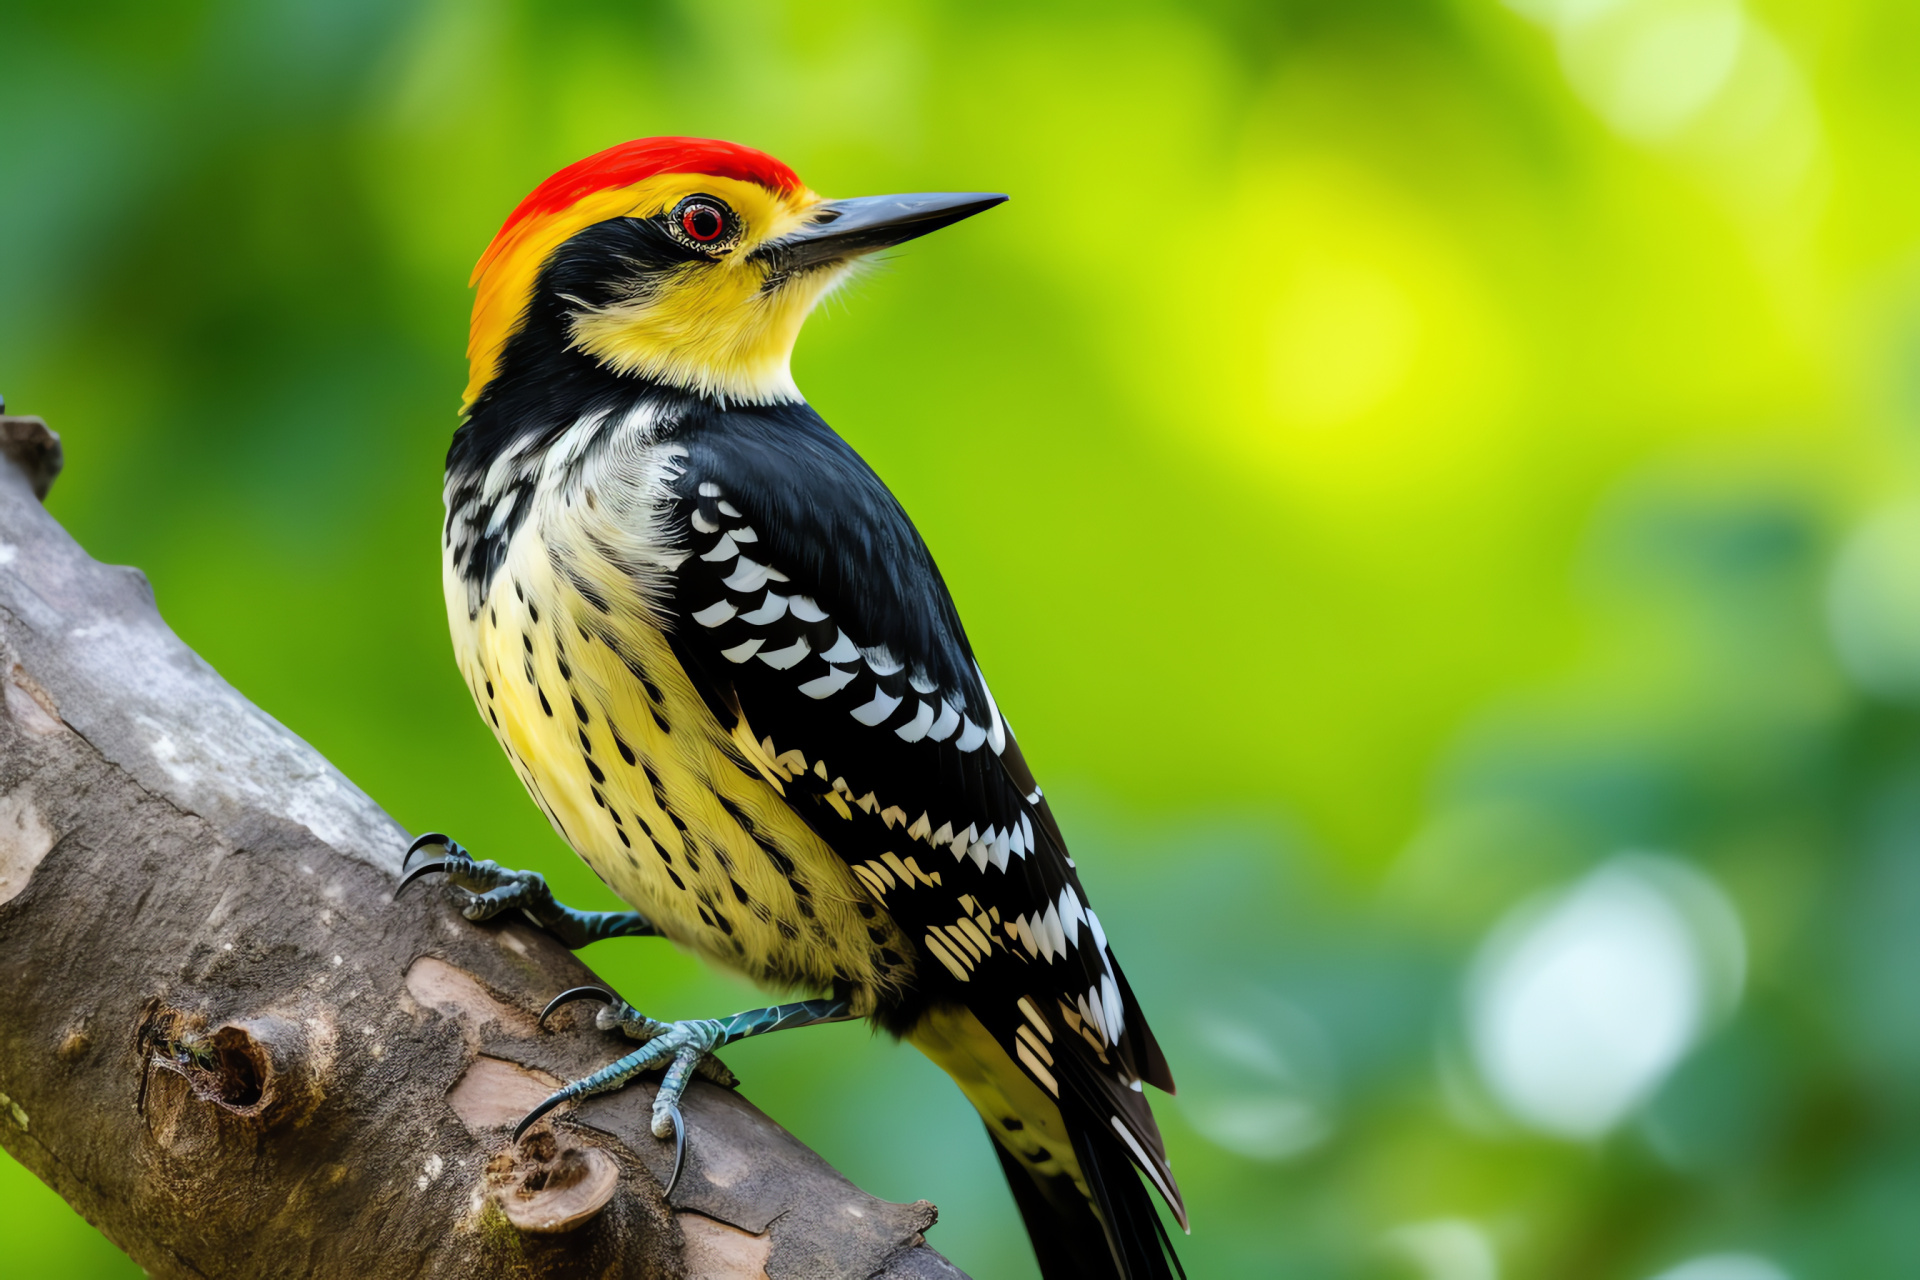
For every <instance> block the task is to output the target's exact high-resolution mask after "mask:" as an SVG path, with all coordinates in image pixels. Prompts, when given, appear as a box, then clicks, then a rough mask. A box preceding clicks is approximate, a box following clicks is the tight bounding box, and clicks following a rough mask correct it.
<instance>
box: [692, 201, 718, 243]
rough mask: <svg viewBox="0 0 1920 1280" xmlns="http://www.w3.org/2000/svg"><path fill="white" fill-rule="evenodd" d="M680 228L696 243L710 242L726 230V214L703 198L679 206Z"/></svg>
mask: <svg viewBox="0 0 1920 1280" xmlns="http://www.w3.org/2000/svg"><path fill="white" fill-rule="evenodd" d="M680 229H681V230H682V231H684V232H686V233H687V238H688V239H690V240H693V241H694V242H695V243H697V244H712V243H713V242H714V241H716V240H718V239H719V238H720V237H721V236H723V235H725V234H726V232H727V215H726V214H725V213H723V212H721V211H720V210H719V209H718V208H716V207H715V206H713V205H711V204H708V203H707V202H706V201H704V200H691V201H688V202H687V203H686V204H684V205H682V206H681V207H680Z"/></svg>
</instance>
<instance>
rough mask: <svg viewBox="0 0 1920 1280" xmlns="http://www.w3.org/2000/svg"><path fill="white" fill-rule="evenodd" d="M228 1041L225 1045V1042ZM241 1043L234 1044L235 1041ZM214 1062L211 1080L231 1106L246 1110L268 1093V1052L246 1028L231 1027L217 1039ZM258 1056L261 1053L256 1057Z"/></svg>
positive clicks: (219, 1093)
mask: <svg viewBox="0 0 1920 1280" xmlns="http://www.w3.org/2000/svg"><path fill="white" fill-rule="evenodd" d="M222 1040H226V1041H227V1043H225V1044H222V1043H221V1041H222ZM236 1040H237V1041H238V1042H239V1043H234V1041H236ZM213 1043H214V1065H213V1070H212V1071H211V1072H208V1073H207V1074H208V1075H210V1076H211V1077H212V1079H211V1080H210V1081H208V1083H209V1084H210V1085H211V1086H212V1089H213V1091H214V1092H215V1093H216V1094H218V1095H219V1098H220V1101H221V1102H223V1103H225V1104H226V1105H227V1106H230V1107H234V1108H237V1109H240V1110H244V1109H246V1108H248V1107H251V1106H254V1105H256V1104H258V1103H259V1101H260V1096H261V1095H262V1094H263V1093H264V1092H266V1071H267V1066H266V1063H265V1062H264V1061H263V1059H264V1058H265V1056H266V1055H265V1054H262V1053H261V1052H260V1047H259V1046H258V1045H256V1044H254V1042H253V1039H252V1037H250V1036H248V1035H247V1034H246V1033H245V1032H244V1031H238V1030H236V1029H235V1028H232V1027H228V1028H226V1029H225V1030H223V1031H221V1032H220V1033H219V1034H218V1035H216V1036H214V1038H213ZM256 1055H257V1056H256Z"/></svg>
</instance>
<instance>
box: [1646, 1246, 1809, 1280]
mask: <svg viewBox="0 0 1920 1280" xmlns="http://www.w3.org/2000/svg"><path fill="white" fill-rule="evenodd" d="M1653 1280H1791V1277H1789V1276H1788V1275H1787V1273H1786V1272H1784V1271H1782V1270H1781V1269H1780V1268H1779V1267H1777V1266H1775V1265H1774V1264H1773V1263H1771V1262H1769V1261H1768V1260H1767V1259H1765V1258H1762V1257H1759V1256H1757V1255H1755V1254H1751V1253H1716V1254H1712V1255H1710V1256H1708V1257H1704V1258H1694V1259H1692V1260H1691V1261H1688V1262H1683V1263H1681V1264H1680V1265H1679V1266H1677V1267H1675V1268H1673V1269H1672V1270H1671V1271H1662V1272H1661V1273H1660V1274H1659V1275H1657V1276H1655V1277H1653Z"/></svg>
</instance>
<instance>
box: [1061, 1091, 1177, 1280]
mask: <svg viewBox="0 0 1920 1280" xmlns="http://www.w3.org/2000/svg"><path fill="white" fill-rule="evenodd" d="M1068 1128H1069V1130H1070V1131H1071V1132H1072V1134H1073V1151H1074V1154H1075V1155H1076V1156H1078V1157H1079V1158H1080V1173H1081V1176H1082V1177H1084V1178H1085V1179H1086V1182H1087V1192H1088V1194H1089V1195H1091V1196H1092V1197H1093V1203H1094V1208H1095V1209H1096V1210H1097V1211H1098V1213H1099V1215H1100V1222H1101V1225H1103V1226H1104V1227H1105V1228H1106V1239H1107V1247H1108V1248H1109V1249H1110V1250H1111V1251H1112V1256H1113V1264H1114V1267H1115V1271H1114V1273H1113V1274H1115V1275H1118V1276H1120V1277H1123V1280H1174V1275H1175V1273H1176V1272H1178V1274H1179V1277H1180V1280H1186V1272H1185V1270H1184V1269H1182V1268H1181V1267H1180V1259H1179V1258H1178V1256H1176V1255H1175V1253H1174V1252H1173V1242H1172V1241H1171V1240H1170V1239H1168V1237H1167V1231H1166V1228H1165V1227H1164V1226H1163V1225H1162V1224H1161V1222H1160V1210H1159V1207H1158V1206H1156V1205H1155V1204H1154V1202H1153V1196H1152V1194H1151V1193H1149V1192H1148V1190H1147V1188H1146V1184H1145V1183H1143V1182H1142V1181H1141V1180H1140V1173H1139V1170H1138V1169H1137V1167H1136V1166H1135V1164H1134V1161H1133V1158H1132V1156H1131V1155H1130V1154H1129V1153H1128V1151H1127V1149H1126V1148H1125V1147H1123V1146H1122V1145H1121V1144H1120V1141H1119V1139H1118V1138H1116V1137H1115V1136H1114V1135H1113V1134H1112V1133H1111V1132H1108V1131H1105V1130H1102V1129H1099V1128H1095V1127H1093V1126H1089V1125H1078V1124H1074V1123H1073V1122H1072V1121H1071V1120H1069V1121H1068ZM1047 1280H1052V1277H1051V1276H1049V1277H1047Z"/></svg>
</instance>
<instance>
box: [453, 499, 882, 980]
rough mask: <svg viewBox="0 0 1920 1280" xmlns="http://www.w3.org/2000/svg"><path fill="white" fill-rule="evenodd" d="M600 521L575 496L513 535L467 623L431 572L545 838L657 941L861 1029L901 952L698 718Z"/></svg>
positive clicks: (463, 599) (724, 740) (864, 898)
mask: <svg viewBox="0 0 1920 1280" xmlns="http://www.w3.org/2000/svg"><path fill="white" fill-rule="evenodd" d="M575 496H576V497H578V496H580V495H575ZM606 505H607V504H604V503H601V502H596V501H593V500H592V497H591V492H590V491H589V493H588V495H587V497H586V500H584V501H579V502H572V503H569V504H567V505H565V506H561V505H560V504H558V503H554V504H552V505H551V506H550V507H549V509H548V510H547V511H546V512H545V513H543V516H544V518H539V519H535V518H530V519H529V520H528V521H527V522H526V523H525V524H524V525H523V526H522V527H521V529H520V530H519V531H518V532H517V533H516V534H515V536H514V538H513V541H512V543H511V544H510V546H509V549H508V552H507V557H506V561H505V563H504V564H503V566H502V567H501V569H500V571H499V572H498V573H497V574H496V575H495V577H494V579H493V580H492V582H491V583H490V584H488V588H487V591H486V593H485V595H484V597H483V598H482V600H481V604H480V608H479V611H478V613H477V615H474V616H471V617H470V616H469V607H468V602H469V600H470V598H471V597H470V595H469V592H468V590H467V587H466V585H465V583H464V582H461V581H460V580H459V579H458V578H457V576H456V575H455V574H454V573H453V572H452V570H451V569H449V572H448V579H447V584H446V586H447V609H448V616H449V620H450V622H451V624H452V630H453V636H454V648H455V651H456V653H457V656H458V659H459V663H460V670H461V673H462V675H464V676H465V678H466V680H467V684H468V686H469V687H470V688H471V689H472V691H473V696H474V700H475V702H476V703H477V704H478V705H479V708H480V712H481V714H482V716H483V717H485V718H486V720H487V722H488V724H489V726H490V727H491V728H492V729H493V731H494V734H495V736H496V737H497V738H499V740H500V745H501V746H502V747H503V748H505V750H506V752H507V756H508V758H509V759H510V760H511V761H512V762H513V767H514V770H515V771H516V772H517V773H518V774H519V775H520V779H521V781H522V782H524V783H525V784H526V787H527V790H528V792H530V793H531V794H532V796H533V798H534V800H535V802H536V803H538V804H539V805H540V807H541V809H543V810H544V811H545V812H546V814H547V817H548V819H549V820H550V821H552V823H553V825H554V828H555V830H557V831H558V832H559V833H560V835H561V837H562V838H563V839H565V840H566V841H567V843H568V844H570V845H572V846H573V848H574V850H575V851H576V852H577V853H579V855H580V856H581V857H582V858H583V859H585V860H586V862H587V864H588V865H589V866H591V867H592V868H593V870H594V872H595V873H596V874H598V875H599V877H600V878H601V880H603V881H604V882H605V883H606V884H607V885H608V886H609V887H610V888H611V889H612V890H613V891H614V892H615V893H616V894H618V895H619V896H620V897H621V898H622V899H623V900H624V901H626V902H627V903H629V904H630V905H631V906H632V907H633V908H634V909H635V910H636V911H639V912H640V913H641V914H643V915H644V916H646V917H647V918H648V919H649V920H651V921H652V922H654V923H655V924H656V925H658V926H659V927H660V929H661V931H662V932H663V933H665V934H666V935H667V936H668V937H669V938H671V939H672V940H673V941H674V942H676V943H678V944H680V945H681V946H683V947H686V948H688V949H690V950H692V951H694V952H697V953H698V954H700V955H702V956H704V957H706V958H707V959H709V960H712V961H713V962H715V963H717V964H720V965H722V966H725V967H727V968H730V969H733V970H735V971H737V972H740V973H742V974H744V975H746V976H747V977H749V978H751V979H753V980H754V981H756V982H758V983H761V984H762V985H766V986H770V987H776V988H804V989H810V990H822V991H824V990H827V989H829V988H831V987H833V986H834V985H836V984H842V985H844V986H846V987H848V988H850V989H851V993H852V995H853V998H854V1001H855V1009H856V1012H860V1013H866V1012H869V1011H871V1009H872V1007H873V1003H874V1000H875V998H876V996H877V995H879V994H880V993H882V992H884V991H886V990H888V989H890V988H897V987H899V986H901V985H903V984H905V983H906V982H908V981H909V980H910V978H911V975H912V965H913V955H914V952H913V948H912V946H911V944H909V943H908V942H907V941H906V939H905V938H904V936H903V935H901V934H900V932H899V930H898V929H897V928H896V927H895V926H894V925H893V923H892V921H891V919H890V918H889V917H888V916H887V914H886V912H885V911H884V910H883V909H881V908H880V907H879V906H878V905H877V904H876V903H874V901H873V900H872V898H871V896H870V895H869V893H868V892H867V890H866V888H865V886H863V885H862V884H861V883H860V882H859V881H858V880H857V879H856V878H855V876H854V874H853V872H852V871H851V870H850V869H849V868H848V866H847V864H846V863H845V862H844V861H843V860H842V859H841V858H840V857H839V856H838V855H837V854H835V853H834V852H833V850H832V849H830V848H829V847H828V846H827V845H826V844H825V843H824V842H823V841H822V840H821V839H820V838H819V836H817V835H816V834H814V832H813V830H812V829H811V828H809V827H808V826H807V825H806V824H805V823H804V822H803V821H802V820H801V819H800V818H799V816H798V815H797V814H795V813H794V812H793V810H792V809H790V808H789V807H788V805H787V803H786V801H785V800H784V799H783V798H782V795H781V792H780V790H778V789H777V788H778V787H780V786H781V785H782V781H781V779H782V774H781V771H780V767H779V766H778V765H775V764H774V762H772V761H768V760H766V759H765V758H764V755H763V754H762V753H760V752H759V749H758V748H756V747H754V746H753V744H752V739H751V737H750V735H749V734H748V733H747V732H740V733H737V734H736V733H734V732H732V731H730V730H729V729H727V728H725V727H723V726H722V725H721V724H720V723H719V721H718V720H717V719H716V718H715V717H714V715H713V713H712V711H711V710H710V709H709V708H708V707H707V705H706V703H705V701H704V700H703V699H702V698H701V697H700V695H699V693H698V692H697V691H696V690H695V688H694V686H693V683H692V681H691V680H690V679H689V678H688V676H687V674H686V672H685V670H684V669H683V668H682V667H681V665H680V662H679V660H678V659H677V658H676V657H675V656H674V655H673V652H672V650H671V648H670V647H669V646H668V644H667V640H666V637H665V636H664V635H663V634H662V632H661V630H660V628H659V626H658V625H657V624H656V622H655V620H654V617H653V615H652V613H651V611H650V608H649V605H648V601H647V600H646V599H645V598H644V596H643V594H642V590H643V588H642V584H641V582H640V580H638V579H637V578H636V575H635V574H634V572H633V566H632V564H631V563H628V564H624V565H623V564H616V563H614V562H613V561H612V560H610V559H609V558H608V557H607V556H606V555H604V554H601V553H600V552H599V551H598V550H596V549H595V548H596V547H608V546H618V545H620V544H619V541H618V533H619V528H620V525H621V523H622V521H621V519H620V518H619V517H617V516H615V515H612V514H611V513H606V512H604V510H603V508H604V507H605V506H606ZM602 522H604V523H605V525H606V528H604V529H602V528H600V527H598V526H599V524H600V523H602ZM608 537H613V538H614V539H615V540H614V541H612V542H609V541H608V540H607V539H608ZM556 565H559V566H564V567H563V568H556ZM756 757H757V758H756Z"/></svg>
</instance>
